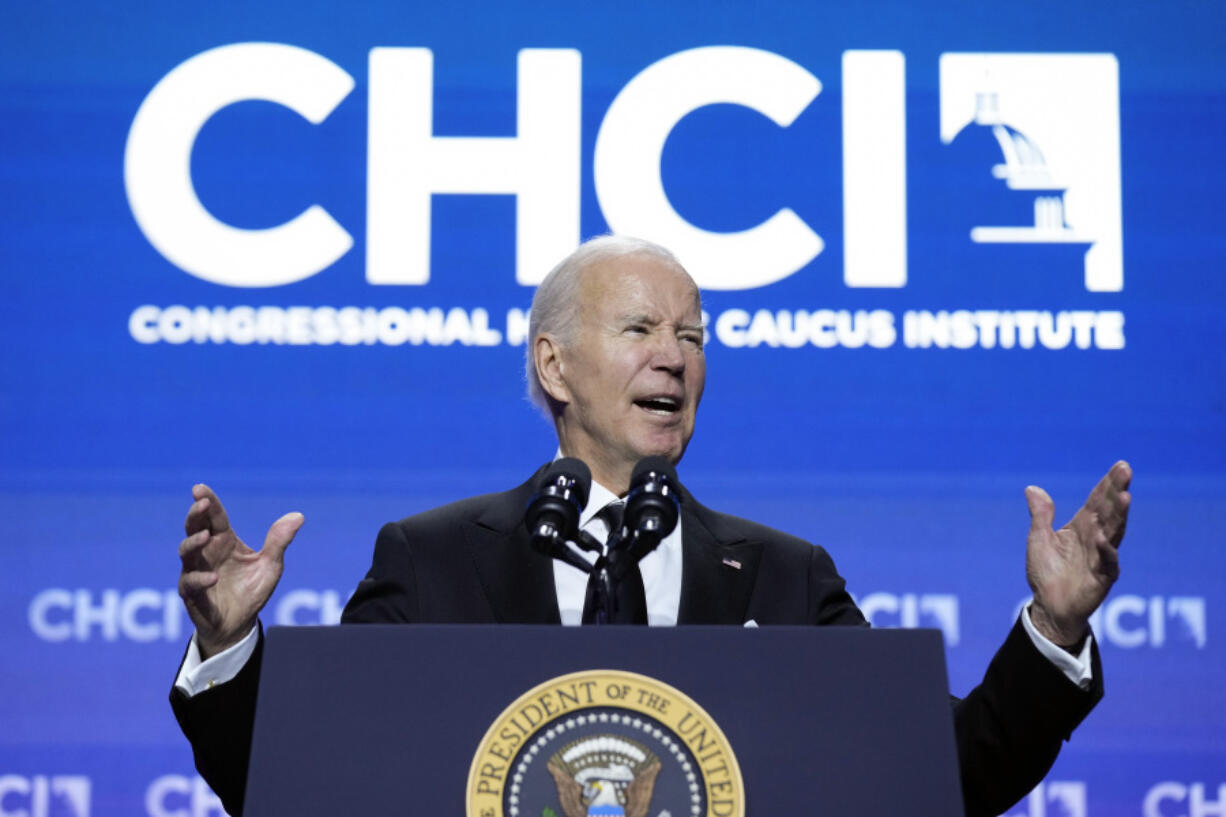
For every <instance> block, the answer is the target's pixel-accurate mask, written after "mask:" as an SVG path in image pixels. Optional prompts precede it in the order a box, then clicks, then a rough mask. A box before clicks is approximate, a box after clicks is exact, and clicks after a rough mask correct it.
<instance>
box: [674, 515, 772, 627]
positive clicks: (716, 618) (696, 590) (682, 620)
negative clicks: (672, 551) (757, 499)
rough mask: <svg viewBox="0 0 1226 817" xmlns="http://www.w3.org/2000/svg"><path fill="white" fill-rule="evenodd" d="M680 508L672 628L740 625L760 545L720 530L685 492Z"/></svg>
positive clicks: (712, 518) (747, 600)
mask: <svg viewBox="0 0 1226 817" xmlns="http://www.w3.org/2000/svg"><path fill="white" fill-rule="evenodd" d="M684 498H685V500H686V501H685V502H683V504H682V506H681V525H682V527H681V552H682V562H681V608H680V610H679V611H678V614H677V623H678V624H735V625H741V624H744V623H745V614H746V612H747V611H748V610H749V599H750V596H751V595H752V594H753V588H754V583H755V582H756V580H757V578H758V564H759V562H760V560H761V557H762V543H761V542H750V541H747V540H746V539H745V537H743V536H738V535H736V534H729V533H727V532H725V531H723V529H722V528H723V526H722V525H720V524H719V520H718V518H717V517H716V515H715V514H714V513H712V512H711V511H710V510H708V509H707V508H705V507H703V506H702V505H700V504H698V503H697V502H695V501H694V499H693V498H692V497H690V496H689V495H688V493H686V494H685V495H684Z"/></svg>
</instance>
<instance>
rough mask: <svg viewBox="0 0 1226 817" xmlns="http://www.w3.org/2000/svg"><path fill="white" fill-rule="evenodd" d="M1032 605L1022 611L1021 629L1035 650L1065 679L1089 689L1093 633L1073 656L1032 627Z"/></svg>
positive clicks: (1092, 674) (1088, 635) (1091, 675)
mask: <svg viewBox="0 0 1226 817" xmlns="http://www.w3.org/2000/svg"><path fill="white" fill-rule="evenodd" d="M1033 603H1034V602H1030V603H1028V604H1027V605H1026V609H1025V610H1023V611H1022V628H1023V629H1025V630H1026V635H1028V636H1030V640H1031V641H1032V642H1034V646H1035V648H1037V649H1038V651H1039V652H1041V653H1043V655H1044V656H1045V657H1046V658H1047V660H1048V661H1051V662H1052V663H1053V664H1055V665H1056V666H1057V667H1059V669H1060V671H1061V672H1063V673H1064V675H1065V677H1066V678H1068V679H1069V680H1070V681H1072V682H1073V683H1074V684H1076V685H1077V686H1079V687H1081V688H1082V689H1089V688H1090V682H1091V681H1092V680H1094V673H1093V672H1092V671H1091V668H1090V664H1091V661H1090V642H1091V641H1093V640H1094V633H1093V632H1090V633H1089V634H1087V635H1086V640H1085V643H1084V644H1083V645H1082V647H1081V652H1080V653H1079V654H1077V655H1073V654H1072V653H1070V652H1068V651H1067V650H1065V649H1063V648H1061V647H1058V646H1056V645H1055V644H1053V643H1052V642H1051V641H1049V640H1048V639H1047V638H1046V637H1045V636H1044V635H1043V634H1042V633H1040V632H1039V630H1038V628H1036V627H1035V626H1034V622H1032V621H1031V620H1030V605H1031V604H1033Z"/></svg>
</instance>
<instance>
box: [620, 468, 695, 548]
mask: <svg viewBox="0 0 1226 817" xmlns="http://www.w3.org/2000/svg"><path fill="white" fill-rule="evenodd" d="M680 513H681V494H680V492H679V491H678V490H677V471H676V469H674V468H673V465H672V463H671V462H669V461H668V460H667V459H665V458H664V457H659V456H655V457H644V458H643V459H641V460H639V461H638V464H637V465H635V466H634V471H633V472H631V475H630V492H629V493H628V494H627V495H626V512H625V515H624V517H623V522H624V524H625V525H626V527H627V528H629V530H630V533H631V535H632V536H633V537H634V538H635V540H636V542H637V546H636V550H638V551H639V552H638V553H637V556H638V558H640V559H641V558H642V557H643V555H645V554H646V553H647V552H648V551H650V550H651V549H652V548H654V547H655V546H656V545H658V544H659V543H660V540H661V539H663V538H664V537H665V536H668V535H669V534H670V533H672V531H673V528H675V527H677V519H678V517H679V516H680Z"/></svg>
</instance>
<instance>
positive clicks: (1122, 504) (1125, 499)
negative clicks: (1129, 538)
mask: <svg viewBox="0 0 1226 817" xmlns="http://www.w3.org/2000/svg"><path fill="white" fill-rule="evenodd" d="M1130 507H1132V494H1130V493H1128V492H1127V491H1122V492H1120V495H1119V497H1118V498H1117V500H1116V509H1117V522H1116V524H1115V526H1114V530H1112V531H1111V532H1110V533H1108V534H1107V538H1108V539H1109V540H1110V541H1111V546H1112V547H1115V548H1118V547H1119V546H1120V545H1121V544H1122V543H1123V541H1124V530H1125V529H1126V528H1127V527H1128V509H1129V508H1130Z"/></svg>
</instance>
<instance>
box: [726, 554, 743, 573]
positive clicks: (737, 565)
mask: <svg viewBox="0 0 1226 817" xmlns="http://www.w3.org/2000/svg"><path fill="white" fill-rule="evenodd" d="M724 564H726V565H728V567H730V568H732V569H733V570H740V569H741V563H740V562H738V561H737V560H736V559H729V558H728V557H726V556H725V557H724Z"/></svg>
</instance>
